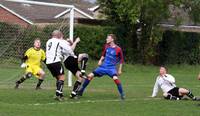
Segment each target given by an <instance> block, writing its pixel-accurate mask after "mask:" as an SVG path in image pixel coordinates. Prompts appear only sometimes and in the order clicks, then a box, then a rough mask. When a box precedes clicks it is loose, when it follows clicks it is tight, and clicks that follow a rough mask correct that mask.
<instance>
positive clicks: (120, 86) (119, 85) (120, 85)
mask: <svg viewBox="0 0 200 116" xmlns="http://www.w3.org/2000/svg"><path fill="white" fill-rule="evenodd" d="M117 88H118V91H119V93H120V95H121V96H123V95H124V92H123V89H122V84H117Z"/></svg>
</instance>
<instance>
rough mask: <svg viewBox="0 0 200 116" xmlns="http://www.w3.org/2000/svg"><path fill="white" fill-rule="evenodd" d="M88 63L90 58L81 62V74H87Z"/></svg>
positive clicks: (85, 58)
mask: <svg viewBox="0 0 200 116" xmlns="http://www.w3.org/2000/svg"><path fill="white" fill-rule="evenodd" d="M87 61H88V58H87V57H84V58H83V59H82V60H81V73H82V74H85V70H86V63H87Z"/></svg>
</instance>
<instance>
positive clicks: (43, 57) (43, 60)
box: [41, 50, 46, 64]
mask: <svg viewBox="0 0 200 116" xmlns="http://www.w3.org/2000/svg"><path fill="white" fill-rule="evenodd" d="M41 60H42V62H44V63H45V64H46V55H45V52H44V50H42V56H41Z"/></svg>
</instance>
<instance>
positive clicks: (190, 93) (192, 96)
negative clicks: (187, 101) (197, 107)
mask: <svg viewBox="0 0 200 116" xmlns="http://www.w3.org/2000/svg"><path fill="white" fill-rule="evenodd" d="M187 96H188V97H189V98H191V99H195V97H194V95H193V94H192V92H191V91H189V93H188V94H187Z"/></svg>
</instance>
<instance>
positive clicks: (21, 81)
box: [16, 75, 26, 84]
mask: <svg viewBox="0 0 200 116" xmlns="http://www.w3.org/2000/svg"><path fill="white" fill-rule="evenodd" d="M25 80H26V76H25V75H24V76H22V77H21V78H20V79H19V80H18V81H17V82H16V83H17V84H21V83H23V82H24V81H25Z"/></svg>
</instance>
